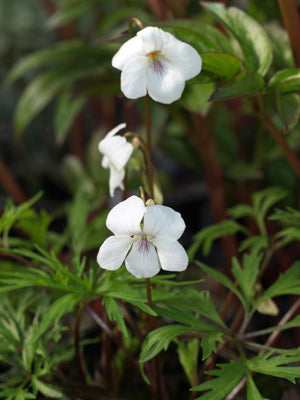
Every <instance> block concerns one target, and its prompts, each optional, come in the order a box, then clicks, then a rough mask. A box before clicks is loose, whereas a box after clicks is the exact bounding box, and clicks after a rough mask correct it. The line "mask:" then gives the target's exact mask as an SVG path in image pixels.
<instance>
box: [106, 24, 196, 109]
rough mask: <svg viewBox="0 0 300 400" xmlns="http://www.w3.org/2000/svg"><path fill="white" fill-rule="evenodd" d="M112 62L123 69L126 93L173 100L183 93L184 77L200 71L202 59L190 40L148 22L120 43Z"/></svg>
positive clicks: (190, 76)
mask: <svg viewBox="0 0 300 400" xmlns="http://www.w3.org/2000/svg"><path fill="white" fill-rule="evenodd" d="M112 65H113V67H115V68H118V69H119V70H121V71H122V73H121V90H122V92H123V93H124V95H125V96H126V97H128V98H129V99H137V98H138V97H142V96H145V95H146V93H147V92H148V93H149V96H150V97H152V99H153V100H155V101H157V102H159V103H164V104H170V103H172V102H173V101H175V100H178V99H179V98H180V97H181V95H182V92H183V89H184V86H185V81H186V80H188V79H191V78H193V77H194V76H196V75H198V74H199V72H200V71H201V67H202V60H201V57H200V55H199V54H198V52H197V51H196V50H195V49H194V48H193V47H192V46H190V45H189V44H187V43H184V42H182V41H181V40H178V39H176V38H175V36H173V35H171V34H170V33H168V32H164V31H163V30H161V29H159V28H156V27H153V26H148V27H147V28H145V29H142V30H141V31H139V32H138V33H137V35H136V36H134V37H133V38H131V39H129V40H128V41H127V42H125V43H124V44H123V45H122V46H121V47H120V49H119V51H118V52H117V53H116V54H115V55H114V57H113V59H112Z"/></svg>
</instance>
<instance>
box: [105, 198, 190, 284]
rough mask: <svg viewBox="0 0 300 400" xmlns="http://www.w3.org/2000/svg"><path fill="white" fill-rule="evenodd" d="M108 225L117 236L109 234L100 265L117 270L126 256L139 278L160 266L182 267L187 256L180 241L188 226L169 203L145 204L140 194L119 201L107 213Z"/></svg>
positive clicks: (126, 262) (179, 268)
mask: <svg viewBox="0 0 300 400" xmlns="http://www.w3.org/2000/svg"><path fill="white" fill-rule="evenodd" d="M106 226H107V227H108V229H109V230H111V231H112V232H113V234H114V236H110V237H109V238H107V239H106V240H105V241H104V243H103V244H102V246H101V247H100V249H99V253H98V256H97V261H98V264H99V265H100V267H101V268H104V269H108V270H111V271H114V270H116V269H118V268H120V266H121V265H122V263H123V261H124V260H125V265H126V268H127V270H128V271H129V272H130V273H131V274H132V275H134V276H135V277H136V278H150V277H151V276H154V275H156V274H157V273H158V272H159V271H160V269H161V268H162V269H164V270H165V271H183V270H185V269H186V267H187V265H188V256H187V254H186V251H185V250H184V248H183V246H182V245H181V244H180V243H179V242H178V239H179V238H180V236H181V235H182V233H183V231H184V229H185V223H184V221H183V219H182V218H181V215H180V214H179V213H178V212H176V211H174V210H173V209H172V208H170V207H166V206H161V205H151V206H148V207H146V206H145V205H144V202H143V201H142V200H141V199H140V198H139V197H137V196H131V197H129V198H128V199H127V200H125V201H122V202H121V203H119V204H117V205H116V206H115V207H114V208H113V209H112V210H111V211H110V212H109V214H108V216H107V220H106Z"/></svg>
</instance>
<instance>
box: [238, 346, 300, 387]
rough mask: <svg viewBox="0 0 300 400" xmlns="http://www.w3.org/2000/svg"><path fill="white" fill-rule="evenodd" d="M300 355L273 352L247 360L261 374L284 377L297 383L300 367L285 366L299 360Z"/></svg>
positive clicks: (252, 368)
mask: <svg viewBox="0 0 300 400" xmlns="http://www.w3.org/2000/svg"><path fill="white" fill-rule="evenodd" d="M299 361H300V356H294V357H290V356H288V355H286V354H284V355H279V356H273V355H272V352H269V353H267V354H264V355H261V354H260V355H258V356H256V357H253V358H251V359H248V360H247V361H246V363H247V367H248V368H249V369H250V370H251V371H254V372H258V373H260V374H265V375H271V376H276V377H278V378H284V379H287V380H289V381H290V382H292V383H295V379H296V378H300V367H299V366H295V367H291V366H288V367H287V366H285V365H286V364H289V365H290V364H291V363H294V362H299Z"/></svg>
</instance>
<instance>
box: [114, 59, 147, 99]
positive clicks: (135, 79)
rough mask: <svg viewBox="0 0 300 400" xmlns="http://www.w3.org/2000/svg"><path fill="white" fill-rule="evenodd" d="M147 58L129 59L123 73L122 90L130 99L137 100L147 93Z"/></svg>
mask: <svg viewBox="0 0 300 400" xmlns="http://www.w3.org/2000/svg"><path fill="white" fill-rule="evenodd" d="M147 62H148V61H147V57H145V56H138V57H134V58H132V59H129V60H128V61H127V63H126V64H125V66H124V69H123V70H122V73H121V90H122V92H123V93H124V95H125V96H126V97H127V98H128V99H137V98H139V97H143V96H145V95H146V93H147V72H146V69H147Z"/></svg>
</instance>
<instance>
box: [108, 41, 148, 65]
mask: <svg viewBox="0 0 300 400" xmlns="http://www.w3.org/2000/svg"><path fill="white" fill-rule="evenodd" d="M137 55H144V49H143V41H142V40H141V38H139V37H138V36H134V37H133V38H131V39H129V40H127V42H125V43H123V44H122V46H121V47H120V48H119V50H118V51H117V53H116V54H115V55H114V56H113V59H112V66H113V67H115V68H118V69H120V70H122V69H123V68H124V66H125V64H126V63H127V61H128V60H129V59H132V58H135V57H136V56H137Z"/></svg>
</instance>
